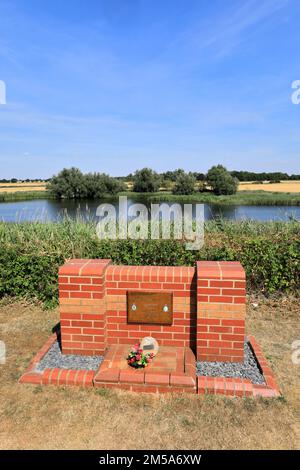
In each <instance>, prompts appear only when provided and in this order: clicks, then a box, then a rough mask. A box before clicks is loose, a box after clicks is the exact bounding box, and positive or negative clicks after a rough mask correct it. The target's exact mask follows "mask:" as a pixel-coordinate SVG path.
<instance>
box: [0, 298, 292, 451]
mask: <svg viewBox="0 0 300 470" xmlns="http://www.w3.org/2000/svg"><path fill="white" fill-rule="evenodd" d="M253 300H255V302H258V303H259V307H258V308H256V309H254V308H253V307H252V306H251V304H250V303H249V305H248V306H247V315H246V318H247V325H246V327H247V332H249V333H251V334H254V335H255V337H256V338H257V340H258V342H259V344H260V345H261V347H262V349H263V352H264V353H265V355H266V356H267V358H268V361H269V362H270V364H271V367H272V369H273V371H274V373H275V375H276V379H277V380H278V383H279V386H280V389H281V390H282V393H283V397H284V398H281V399H259V400H258V399H257V400H253V399H250V398H249V399H247V398H246V399H244V400H243V399H235V400H234V399H232V398H226V397H222V396H217V395H207V396H202V395H198V396H184V395H178V394H175V395H169V394H161V395H159V396H155V395H150V394H144V395H143V394H134V393H131V392H124V391H113V390H111V391H110V390H105V389H92V388H90V389H88V388H83V387H45V386H42V387H41V386H38V385H37V386H34V385H25V384H23V385H19V384H18V383H17V380H18V378H19V377H20V375H21V374H22V373H23V372H24V370H25V368H26V367H27V366H28V363H29V361H30V359H31V358H32V357H33V355H34V354H35V353H36V352H37V351H38V350H39V349H40V348H41V347H42V345H43V344H44V343H45V341H46V340H47V339H48V337H49V335H50V334H51V329H52V328H53V327H54V326H55V324H56V323H57V322H58V321H59V312H58V309H55V310H52V311H51V312H48V313H47V315H45V314H44V312H42V310H41V309H40V308H39V307H37V306H32V305H28V304H26V303H25V302H15V303H11V304H7V303H2V305H1V303H0V324H1V339H2V340H3V341H5V344H6V350H7V359H6V364H5V366H4V365H3V366H1V381H0V420H1V431H0V435H1V440H0V448H1V449H117V448H118V449H119V448H120V447H121V448H122V449H161V450H162V451H164V450H166V449H298V448H299V442H300V441H299V440H300V424H299V423H300V422H299V419H297V417H298V416H299V383H300V382H299V380H300V367H299V366H297V365H293V364H292V362H291V344H292V343H293V341H295V338H298V336H297V335H296V332H297V330H298V328H299V305H298V300H297V299H295V300H293V298H286V299H284V302H283V301H282V302H276V303H275V302H274V301H273V300H272V302H261V301H260V299H257V298H255V299H253ZM99 417H100V418H99ZM145 427H147V428H148V429H151V436H154V438H152V439H145V433H143V432H137V429H145ZM29 430H30V432H29Z"/></svg>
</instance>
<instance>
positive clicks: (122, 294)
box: [21, 259, 279, 396]
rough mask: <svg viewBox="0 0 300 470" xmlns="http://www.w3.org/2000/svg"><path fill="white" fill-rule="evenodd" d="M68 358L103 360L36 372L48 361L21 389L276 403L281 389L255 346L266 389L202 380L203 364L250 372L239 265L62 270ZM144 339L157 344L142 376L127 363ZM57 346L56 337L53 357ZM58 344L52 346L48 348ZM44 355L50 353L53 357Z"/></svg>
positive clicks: (104, 262)
mask: <svg viewBox="0 0 300 470" xmlns="http://www.w3.org/2000/svg"><path fill="white" fill-rule="evenodd" d="M59 308H60V328H61V351H62V354H63V355H79V356H103V360H102V362H101V364H100V366H99V369H98V370H97V371H95V372H93V371H82V370H81V371H77V372H76V376H74V370H66V369H57V368H56V369H55V368H54V369H53V370H52V369H45V370H44V371H43V372H42V373H41V374H40V375H41V376H37V373H36V372H34V365H36V364H37V363H38V361H39V360H40V359H41V357H42V356H43V355H44V354H45V351H46V350H45V347H44V349H43V352H40V353H39V354H38V356H37V357H36V358H35V359H34V360H33V363H32V364H31V365H30V366H29V368H28V370H27V371H26V372H25V374H23V376H22V377H21V382H29V383H30V382H33V383H44V384H47V383H48V384H51V383H52V384H73V385H76V384H81V385H82V384H84V385H94V386H98V387H108V388H114V387H115V388H122V389H127V390H132V391H144V392H153V393H162V392H168V391H180V392H183V391H184V392H190V393H199V394H201V393H205V392H208V393H223V394H226V395H234V396H250V395H254V396H256V395H263V396H277V395H278V394H279V391H278V387H277V385H276V382H275V380H274V377H273V374H272V372H271V370H270V368H269V367H268V365H267V362H266V361H265V359H264V357H263V355H262V352H261V350H260V348H259V347H258V345H257V343H256V342H255V340H254V339H253V338H252V337H248V341H249V344H250V346H251V348H252V351H253V354H254V355H255V357H256V359H257V361H258V363H259V364H260V365H259V367H260V368H261V370H262V373H263V376H264V381H265V383H264V384H261V385H259V384H253V383H251V381H250V380H248V379H240V378H232V379H230V378H226V377H209V376H201V375H199V374H198V375H197V374H196V362H197V361H199V362H200V363H201V361H202V362H204V363H205V364H207V363H216V362H217V363H237V364H238V363H243V361H244V351H245V348H244V343H245V312H246V280H245V271H244V269H243V267H242V266H241V264H240V263H239V262H223V261H218V262H215V261H214V262H212V261H199V262H197V266H195V267H186V266H177V267H173V266H167V267H162V266H119V265H113V264H112V263H111V261H110V260H109V259H98V260H86V259H75V260H70V261H68V262H66V263H65V264H64V265H63V266H62V267H61V268H60V270H59ZM144 337H153V338H154V339H155V340H156V341H157V342H158V345H159V348H158V352H157V355H156V356H155V358H154V359H153V361H152V362H151V364H149V367H147V368H145V369H143V370H133V369H132V368H131V367H130V366H129V365H128V364H127V361H126V356H127V355H128V352H129V349H130V347H131V346H132V345H133V344H135V343H137V342H140V341H141V340H142V339H143V338H144ZM55 340H56V337H55V335H53V337H52V340H51V339H50V340H49V342H48V343H49V344H48V349H49V347H50V346H51V344H52V343H53V342H54V341H55ZM51 341H52V343H51ZM46 349H47V348H46Z"/></svg>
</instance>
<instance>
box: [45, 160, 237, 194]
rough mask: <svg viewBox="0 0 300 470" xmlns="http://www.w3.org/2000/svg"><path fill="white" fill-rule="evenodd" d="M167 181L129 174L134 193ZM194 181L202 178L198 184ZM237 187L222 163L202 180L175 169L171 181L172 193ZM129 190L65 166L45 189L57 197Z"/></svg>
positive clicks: (145, 171)
mask: <svg viewBox="0 0 300 470" xmlns="http://www.w3.org/2000/svg"><path fill="white" fill-rule="evenodd" d="M165 181H166V180H164V178H163V177H162V175H160V174H158V173H156V172H155V171H153V170H151V168H143V169H141V170H137V171H136V172H135V173H134V175H131V182H132V183H133V185H132V191H134V192H137V193H154V192H157V191H159V190H160V189H161V187H162V185H163V183H164V182H165ZM197 181H205V184H202V185H200V186H199V184H198V185H197V184H196V183H197ZM237 188H238V180H237V179H236V178H235V177H233V176H232V175H231V174H230V173H229V172H228V171H227V170H226V168H225V167H223V166H222V165H217V166H213V167H212V168H211V169H210V170H209V171H208V172H207V174H206V175H204V178H203V180H202V179H201V180H199V179H198V180H197V176H195V175H194V174H193V173H185V172H184V171H183V170H178V171H177V177H176V179H175V180H172V192H173V194H181V195H189V194H193V193H194V192H195V191H213V192H214V193H215V194H219V195H221V194H234V193H235V192H236V191H237ZM125 189H128V187H126V186H125V182H124V181H122V180H121V179H120V178H113V177H111V176H109V175H107V174H105V173H87V174H83V173H82V172H81V171H80V170H79V169H78V168H70V169H67V168H64V169H63V170H62V171H61V172H60V173H58V175H56V176H53V178H51V179H50V181H49V182H48V184H47V190H48V191H50V193H51V194H52V195H53V196H54V197H56V198H58V199H62V198H67V199H82V198H87V199H96V198H101V197H103V196H104V195H115V194H117V193H119V192H121V191H124V190H125Z"/></svg>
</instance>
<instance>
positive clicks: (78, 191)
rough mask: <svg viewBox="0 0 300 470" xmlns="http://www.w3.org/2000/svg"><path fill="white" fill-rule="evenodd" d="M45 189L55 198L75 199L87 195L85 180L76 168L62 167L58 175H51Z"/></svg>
mask: <svg viewBox="0 0 300 470" xmlns="http://www.w3.org/2000/svg"><path fill="white" fill-rule="evenodd" d="M47 189H48V190H49V191H50V193H52V194H53V195H54V196H55V197H56V198H58V199H62V198H67V199H77V198H82V197H87V188H86V181H85V180H84V176H83V174H82V173H81V171H80V170H79V169H78V168H74V167H73V168H69V169H68V168H64V169H63V170H62V171H61V172H60V173H58V175H56V176H53V177H52V178H51V180H50V182H49V183H48V184H47Z"/></svg>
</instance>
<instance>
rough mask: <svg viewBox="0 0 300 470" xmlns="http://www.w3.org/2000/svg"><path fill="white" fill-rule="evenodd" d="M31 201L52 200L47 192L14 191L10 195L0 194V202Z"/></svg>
mask: <svg viewBox="0 0 300 470" xmlns="http://www.w3.org/2000/svg"><path fill="white" fill-rule="evenodd" d="M31 199H53V197H52V196H51V194H50V193H49V192H48V191H16V192H12V193H9V192H7V193H4V192H1V189H0V202H16V201H28V200H31Z"/></svg>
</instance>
